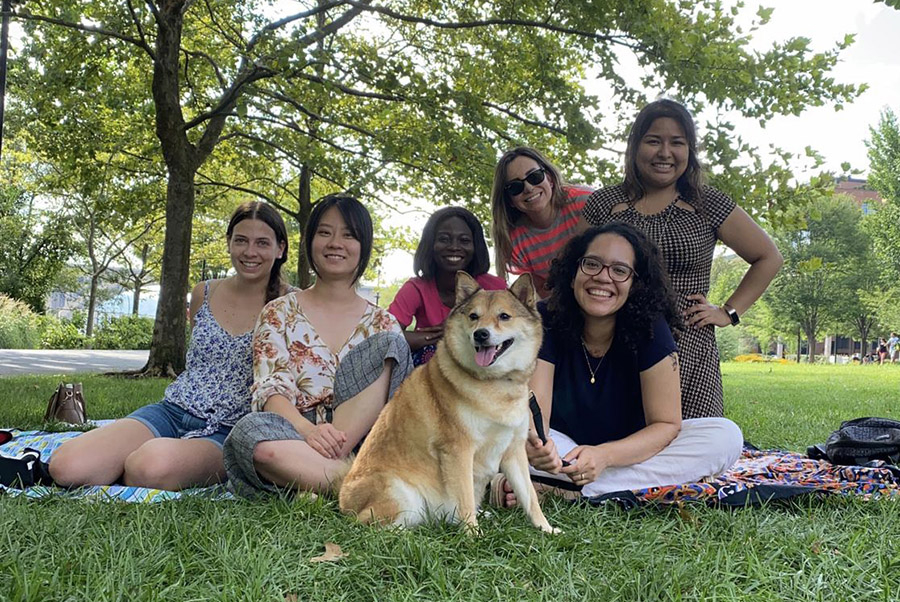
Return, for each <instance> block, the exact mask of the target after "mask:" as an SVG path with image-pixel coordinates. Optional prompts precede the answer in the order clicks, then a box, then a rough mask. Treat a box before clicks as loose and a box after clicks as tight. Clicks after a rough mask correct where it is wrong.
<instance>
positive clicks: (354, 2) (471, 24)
mask: <svg viewBox="0 0 900 602" xmlns="http://www.w3.org/2000/svg"><path fill="white" fill-rule="evenodd" d="M344 2H345V4H349V5H350V6H354V7H356V8H359V9H361V10H364V11H367V12H373V13H378V14H381V15H384V16H386V17H390V18H392V19H397V20H398V21H403V22H405V23H418V24H421V25H428V26H430V27H437V28H439V29H475V28H479V27H493V26H498V25H511V26H516V27H532V28H535V29H546V30H548V31H555V32H557V33H565V34H570V35H576V36H580V37H585V38H590V39H592V40H598V41H601V42H609V43H611V44H618V45H625V46H628V47H630V48H631V47H633V46H632V45H631V44H628V43H626V42H625V41H624V40H627V39H628V37H627V36H621V35H603V34H599V33H595V32H592V31H586V30H582V29H574V28H572V27H563V26H562V25H554V24H552V23H547V22H545V21H529V20H527V19H484V20H481V21H462V22H448V21H435V20H434V19H427V18H425V17H415V16H413V15H407V14H403V13H399V12H397V11H395V10H391V9H389V8H387V7H384V6H371V5H370V2H369V1H365V0H362V1H361V0H344Z"/></svg>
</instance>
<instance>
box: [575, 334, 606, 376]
mask: <svg viewBox="0 0 900 602" xmlns="http://www.w3.org/2000/svg"><path fill="white" fill-rule="evenodd" d="M581 350H582V351H583V352H584V361H585V363H586V364H587V367H588V372H590V373H591V384H594V383H595V382H597V379H596V378H595V375H596V374H597V372H598V371H599V370H600V366H602V365H603V360H604V359H606V355H605V354H604V355H603V356H602V357H601V358H600V361H599V362H597V367H596V368H594V367H593V366H591V360H590V359H589V357H590V356H589V355H588V350H587V345H585V344H584V337H582V338H581Z"/></svg>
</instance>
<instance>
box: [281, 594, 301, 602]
mask: <svg viewBox="0 0 900 602" xmlns="http://www.w3.org/2000/svg"><path fill="white" fill-rule="evenodd" d="M299 600H300V598H298V597H297V594H285V595H284V602H299Z"/></svg>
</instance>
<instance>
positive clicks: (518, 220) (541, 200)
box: [491, 146, 593, 298]
mask: <svg viewBox="0 0 900 602" xmlns="http://www.w3.org/2000/svg"><path fill="white" fill-rule="evenodd" d="M591 192H593V191H592V190H591V189H590V188H587V187H584V186H573V185H569V184H566V183H565V181H564V180H563V179H562V176H561V175H560V174H559V170H558V169H556V167H554V166H553V164H552V163H550V161H548V160H547V158H546V157H544V156H543V155H542V154H541V153H539V152H538V151H536V150H535V149H533V148H529V147H527V146H520V147H518V148H514V149H512V150H509V151H507V152H506V153H504V154H503V156H502V157H500V161H498V162H497V168H496V170H495V171H494V186H493V191H492V193H491V211H492V213H493V218H494V223H493V225H492V236H493V239H494V240H493V242H494V257H495V263H496V265H495V266H494V267H495V268H496V270H497V274H498V275H499V276H500V277H501V278H506V274H507V272H509V273H511V274H524V273H525V272H529V273H531V275H532V278H533V279H534V283H535V287H536V288H537V292H538V294H539V295H540V296H541V297H542V298H543V297H546V296H547V294H548V293H549V291H547V290H546V289H545V288H544V284H545V282H546V280H547V275H548V274H549V273H550V262H551V261H552V260H553V259H554V258H555V257H556V255H557V254H558V253H559V251H560V250H561V249H562V248H563V247H564V246H565V244H566V243H567V242H568V241H569V239H571V238H572V236H574V235H575V234H576V233H578V232H581V231H583V230H584V229H585V228H586V227H587V224H586V223H585V221H584V219H583V218H582V216H581V211H582V209H583V208H584V203H585V201H586V200H587V198H588V196H589V195H590V194H591Z"/></svg>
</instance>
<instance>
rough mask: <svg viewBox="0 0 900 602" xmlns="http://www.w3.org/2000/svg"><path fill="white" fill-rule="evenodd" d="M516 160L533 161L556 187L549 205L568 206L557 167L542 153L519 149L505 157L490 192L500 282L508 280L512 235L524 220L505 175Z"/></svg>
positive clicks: (499, 164) (530, 149) (526, 148)
mask: <svg viewBox="0 0 900 602" xmlns="http://www.w3.org/2000/svg"><path fill="white" fill-rule="evenodd" d="M517 157H528V158H529V159H533V160H534V161H535V162H536V163H537V164H538V166H540V167H541V169H543V170H544V172H545V173H546V175H547V177H548V178H550V183H551V185H552V186H553V194H552V195H551V197H550V205H551V206H552V207H553V208H554V209H556V210H557V211H559V210H560V209H562V207H563V205H565V204H566V193H565V192H564V191H563V186H564V185H565V182H564V181H563V179H562V176H561V175H560V173H559V170H558V169H557V168H556V166H555V165H553V164H552V163H550V161H549V160H548V159H547V157H545V156H544V155H542V154H541V153H540V152H539V151H537V150H535V149H533V148H531V147H528V146H518V147H516V148H513V149H510V150H508V151H506V152H505V153H503V156H501V157H500V160H499V161H497V167H496V168H495V169H494V184H493V187H492V189H491V215H492V217H493V224H491V238H492V239H493V243H494V264H495V265H494V269H495V270H496V271H497V275H498V276H500V277H501V278H504V279H505V278H506V273H507V272H506V267H507V265H509V260H510V257H511V256H512V240H511V239H510V237H509V232H510V230H512V228H513V227H515V226H516V225H518V223H519V221H520V220H521V219H522V212H521V211H519V210H518V209H516V208H515V207H513V206H512V202H511V200H510V199H509V196H508V195H507V194H506V190H505V189H506V184H507V179H506V171H507V169H508V168H509V164H510V163H512V162H513V161H514V160H515V159H516V158H517Z"/></svg>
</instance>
